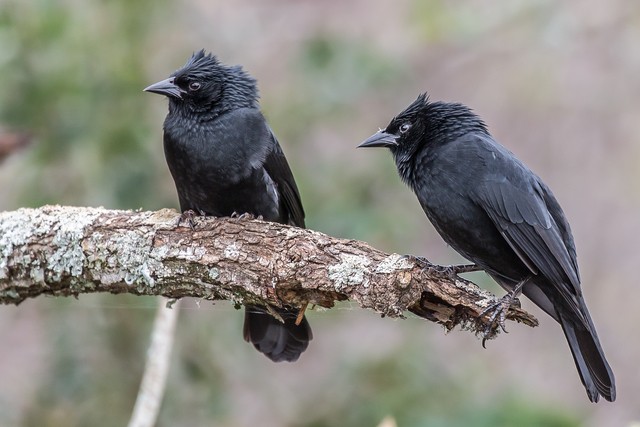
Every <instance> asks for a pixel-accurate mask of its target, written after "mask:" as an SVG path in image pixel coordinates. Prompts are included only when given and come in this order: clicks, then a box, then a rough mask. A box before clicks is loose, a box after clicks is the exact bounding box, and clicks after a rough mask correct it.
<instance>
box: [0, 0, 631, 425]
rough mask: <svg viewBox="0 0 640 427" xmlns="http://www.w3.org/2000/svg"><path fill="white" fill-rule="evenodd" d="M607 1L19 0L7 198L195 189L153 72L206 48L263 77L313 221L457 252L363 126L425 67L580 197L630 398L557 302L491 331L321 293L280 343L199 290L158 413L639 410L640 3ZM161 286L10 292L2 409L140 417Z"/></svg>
mask: <svg viewBox="0 0 640 427" xmlns="http://www.w3.org/2000/svg"><path fill="white" fill-rule="evenodd" d="M585 1H586V3H584V2H583V0H581V1H580V2H579V1H578V0H574V1H571V2H563V3H562V4H560V3H555V2H548V1H525V0H518V1H503V2H499V3H497V4H492V6H493V7H487V5H486V4H485V3H483V2H473V1H462V2H449V1H444V0H429V1H418V0H401V1H397V2H370V1H366V0H356V1H351V2H337V1H323V2H319V1H311V0H307V1H296V2H292V1H287V0H269V1H261V2H252V1H249V0H238V1H234V2H202V1H193V0H189V1H185V2H180V3H172V2H167V1H155V2H152V1H150V0H143V1H137V2H128V1H124V0H107V1H87V2H83V1H79V0H57V1H54V0H33V1H23V0H3V1H0V76H2V77H1V78H0V126H2V127H7V128H10V129H15V130H18V131H20V130H22V131H26V132H28V133H30V134H33V135H34V138H33V140H32V142H31V144H30V145H29V147H27V148H26V149H23V150H22V151H20V152H18V153H15V154H12V155H11V156H10V157H9V158H7V159H6V160H5V161H4V162H3V163H2V164H1V165H0V188H1V190H0V208H1V209H16V208H18V207H21V206H37V205H41V204H44V203H60V204H78V205H104V206H105V207H109V208H131V209H135V208H139V207H142V208H145V209H155V208H160V207H175V206H177V200H176V196H175V191H174V188H173V183H172V181H171V177H170V176H169V173H168V170H167V168H166V165H165V162H164V156H163V152H162V142H161V132H162V131H161V124H162V120H163V117H164V115H165V114H166V101H165V100H163V99H162V98H161V97H159V96H157V95H153V94H147V93H143V92H142V89H143V88H144V87H146V86H147V85H148V84H150V83H153V82H154V81H157V80H160V79H163V78H165V77H166V76H167V75H168V74H169V73H170V72H171V71H173V70H174V69H176V68H178V67H179V66H181V65H182V64H183V63H184V61H185V60H186V59H187V57H188V56H189V55H190V54H191V52H192V51H194V50H198V49H200V48H206V49H208V50H212V51H213V52H214V53H216V54H218V55H219V57H220V59H221V60H222V61H223V62H225V63H230V64H243V66H245V68H246V69H247V70H248V71H249V72H250V73H251V74H252V75H254V76H255V77H256V78H257V79H258V82H259V87H260V91H261V96H262V99H261V104H262V108H263V110H264V112H265V114H266V116H267V118H268V120H269V123H270V125H271V127H272V128H273V129H274V131H275V133H276V135H277V136H278V139H279V140H280V142H281V145H282V146H283V149H284V151H285V153H286V155H287V158H288V160H289V162H290V164H291V167H292V169H293V172H294V175H295V177H296V180H297V182H298V184H299V187H300V190H301V194H302V199H303V203H304V206H305V210H306V212H307V224H308V226H309V227H310V228H313V229H317V230H320V231H323V232H326V233H328V234H332V235H335V236H344V237H348V238H358V239H362V240H366V241H368V242H370V243H371V244H373V245H374V246H376V247H379V248H381V249H383V250H386V251H389V252H391V251H395V252H398V253H416V254H420V255H426V256H428V257H430V258H432V259H433V260H434V261H437V262H443V263H444V262H457V261H459V257H456V256H455V255H453V254H452V253H451V251H448V250H447V249H446V247H445V245H444V244H443V243H442V241H441V240H440V239H439V238H438V237H437V236H436V235H435V232H434V231H433V229H432V228H431V227H430V226H429V225H428V223H427V220H426V218H425V217H424V215H423V213H422V212H421V209H420V207H419V205H418V203H417V201H416V200H415V198H414V197H413V195H412V194H411V192H410V191H409V190H408V189H406V188H405V187H404V186H403V184H402V183H401V182H400V180H399V179H398V177H397V173H396V171H395V169H394V167H393V163H392V160H391V158H390V156H389V154H388V153H384V152H382V151H380V152H375V151H362V150H360V151H358V150H356V149H355V146H356V145H358V143H359V142H360V141H362V140H363V139H364V138H366V137H367V136H369V135H370V134H371V133H373V132H375V131H376V130H377V129H378V127H384V126H385V125H386V124H387V122H388V121H389V120H390V119H391V117H392V116H393V115H394V114H395V113H397V112H399V111H400V110H402V109H403V108H404V107H405V106H406V105H408V104H409V103H410V102H411V101H412V100H413V99H415V97H416V96H417V95H418V93H420V92H423V91H429V93H430V94H431V96H432V97H433V99H445V100H452V101H461V102H464V103H467V104H469V105H470V106H471V107H473V108H474V109H475V110H476V111H477V112H478V113H479V114H481V115H482V116H483V118H484V119H485V120H486V121H487V123H488V124H489V128H490V129H491V131H492V132H493V133H494V135H495V136H496V137H497V138H498V139H499V140H500V141H503V142H504V144H505V145H506V146H508V148H509V149H511V150H513V151H514V152H515V153H516V154H517V155H518V156H519V157H521V158H522V159H523V160H524V161H525V162H526V163H528V164H529V165H531V166H532V167H533V169H534V170H536V171H537V172H538V173H539V174H540V175H541V176H542V177H543V179H544V180H545V181H546V182H547V183H548V184H549V185H550V186H551V187H552V188H553V189H554V192H555V194H556V196H558V198H559V199H560V201H561V203H562V205H563V207H564V209H565V211H566V213H567V215H568V217H569V218H570V220H571V223H572V227H573V230H574V234H575V235H576V241H577V244H578V252H579V257H580V263H581V268H582V277H583V281H584V289H585V295H586V299H587V302H588V304H589V306H590V308H591V311H592V314H593V316H594V318H595V323H596V325H597V326H598V331H599V333H600V335H601V337H602V341H603V345H604V346H605V349H606V352H607V355H608V357H609V359H610V362H611V364H612V366H613V369H614V371H615V372H616V375H617V379H618V385H619V390H618V396H619V399H618V402H616V404H615V405H608V404H606V403H604V404H603V403H601V404H598V405H591V404H589V402H588V400H587V398H586V395H585V393H584V391H583V388H582V386H581V384H580V381H579V379H578V376H577V374H576V372H575V368H574V366H573V361H572V360H571V356H570V354H569V350H568V348H566V344H565V342H564V338H563V337H562V332H561V331H560V328H559V327H558V326H557V325H556V324H555V323H554V322H553V321H551V320H549V319H548V318H546V317H544V315H543V314H541V313H539V312H537V311H534V313H536V314H537V315H538V316H539V317H540V320H541V327H539V328H536V329H535V330H529V329H528V328H524V327H519V326H517V325H509V331H510V332H511V333H510V334H509V335H503V336H501V337H499V339H498V340H496V341H492V342H491V343H490V344H489V346H488V347H489V348H488V349H487V350H486V351H485V350H483V349H482V348H481V346H480V343H479V341H478V340H477V339H475V338H474V337H472V336H470V335H469V334H468V333H466V332H458V331H456V332H452V333H450V334H447V335H445V334H443V332H442V330H441V329H440V328H438V327H437V326H435V325H433V324H430V323H427V322H424V321H422V320H419V319H415V318H412V317H410V318H409V319H408V320H403V321H395V322H394V321H391V320H389V319H380V318H379V317H377V316H375V315H373V314H372V313H369V312H361V311H359V310H353V309H351V308H350V306H349V305H348V304H343V305H340V306H338V307H337V308H335V309H332V310H330V311H322V312H317V313H316V312H315V311H313V310H312V311H311V312H310V314H309V317H310V321H311V322H312V326H313V329H314V335H315V338H314V340H313V341H312V342H311V345H310V347H309V349H308V351H307V352H306V353H305V354H304V355H303V356H302V357H301V360H300V361H299V362H297V363H295V364H287V365H282V364H278V365H275V364H273V363H271V362H269V361H268V360H266V358H264V357H263V356H261V355H260V354H258V353H257V352H255V351H254V350H253V349H252V348H251V346H249V345H248V344H246V343H245V342H244V341H243V340H242V337H241V326H242V318H241V317H242V315H241V312H238V311H236V310H234V309H233V307H232V305H231V304H230V303H227V302H219V303H216V304H215V305H212V304H210V303H206V302H200V303H197V302H194V301H191V302H189V301H185V303H184V304H182V305H181V308H180V319H179V323H178V329H177V341H176V347H175V351H174V353H173V359H172V365H171V371H170V377H169V383H168V387H167V392H166V396H165V399H164V402H163V406H162V409H161V413H160V420H159V423H158V425H159V426H200V425H225V426H227V425H229V426H253V425H261V426H266V427H271V426H273V427H275V426H283V425H287V426H296V427H303V426H309V427H322V426H335V425H340V426H375V425H377V424H378V423H379V422H380V420H381V419H383V418H384V417H385V416H392V417H393V418H394V419H395V420H396V421H397V422H398V425H399V426H402V427H405V426H410V427H412V426H416V427H417V426H429V427H431V426H434V427H440V426H443V427H444V426H536V425H543V426H577V425H588V426H600V425H630V424H631V422H632V421H634V420H635V421H637V420H640V409H638V405H637V403H638V402H637V396H638V395H640V377H638V370H637V360H638V359H640V346H639V344H638V343H637V342H636V341H637V340H636V341H633V340H632V341H633V342H630V341H629V337H630V336H635V335H637V331H635V325H636V324H637V323H638V321H640V319H639V318H638V316H637V315H636V314H635V313H637V310H636V309H635V305H636V304H637V301H638V300H639V299H640V294H639V292H638V289H637V287H635V286H628V285H627V284H628V283H629V278H630V277H635V271H636V269H637V265H638V262H640V260H638V259H637V255H635V254H637V252H638V251H637V249H636V246H637V242H636V240H637V235H640V226H639V224H638V221H637V219H638V217H640V214H638V211H640V209H639V206H640V191H639V188H640V187H639V186H638V182H640V181H639V180H638V174H637V167H636V166H637V164H638V162H640V149H639V148H638V147H640V143H639V142H638V135H640V125H639V124H638V123H639V122H638V120H637V117H638V116H640V101H639V99H640V98H638V97H637V93H640V92H639V91H640V87H639V85H640V83H639V82H640V80H638V79H637V76H638V75H640V56H639V55H640V54H638V52H639V51H638V49H637V40H639V39H640V26H639V25H638V23H639V22H640V7H639V6H638V5H636V4H635V3H634V2H626V1H624V0H614V1H612V2H606V3H603V2H597V1H596V0H585ZM472 277H473V280H474V281H476V282H477V283H479V284H480V285H482V286H486V287H488V288H490V289H491V290H493V291H495V292H501V291H500V290H499V288H498V287H497V286H496V285H494V284H492V283H491V281H490V280H489V279H488V278H487V277H486V276H485V275H483V274H475V275H473V276H472ZM523 303H524V304H525V305H526V304H527V303H525V302H524V301H523ZM155 305H156V300H155V299H151V298H139V297H138V298H137V297H125V296H82V297H81V298H79V300H78V301H75V300H59V299H41V300H36V301H28V302H26V303H24V304H23V305H21V306H20V307H17V308H16V307H0V344H1V349H0V425H1V426H18V425H24V426H38V427H40V426H50V427H57V426H65V427H66V426H85V425H91V426H96V427H100V426H122V425H125V423H126V422H127V420H128V418H129V416H130V413H131V410H132V408H133V404H134V401H135V396H136V393H137V387H138V382H139V379H140V375H141V372H142V369H143V366H142V364H143V363H144V358H145V349H146V346H147V343H148V335H149V329H150V326H151V319H152V318H153V314H154V308H155ZM526 307H530V306H529V305H526ZM620 313H624V318H622V319H621V318H620V317H621V316H620Z"/></svg>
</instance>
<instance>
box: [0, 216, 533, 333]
mask: <svg viewBox="0 0 640 427" xmlns="http://www.w3.org/2000/svg"><path fill="white" fill-rule="evenodd" d="M178 218H179V215H178V213H177V212H176V211H174V210H170V209H163V210H160V211H157V212H133V211H115V210H106V209H103V208H78V207H61V206H45V207H42V208H39V209H20V210H17V211H13V212H4V213H0V303H2V304H19V303H20V302H22V301H24V300H25V299H26V298H34V297H37V296H39V295H43V294H46V295H54V296H69V295H74V296H77V295H78V294H84V293H94V292H110V293H113V294H118V293H132V294H136V295H163V296H165V297H168V298H176V299H177V298H182V297H187V296H188V297H195V298H200V299H207V300H230V301H234V302H235V303H236V304H237V305H240V304H247V303H250V304H266V303H268V304H272V305H277V306H282V305H285V304H286V305H289V306H293V307H302V306H303V305H304V304H306V303H310V304H315V305H319V306H322V307H326V308H330V307H332V306H333V305H334V302H335V301H344V300H351V301H354V302H356V303H357V304H358V305H359V306H360V307H362V308H365V309H372V310H374V311H376V312H378V313H381V314H382V315H383V316H391V317H401V316H402V315H403V313H404V312H406V311H407V310H408V311H411V312H413V313H415V314H417V315H418V316H421V317H424V318H426V319H428V320H431V321H433V322H437V323H440V324H442V325H444V326H445V327H446V328H448V329H452V328H453V327H454V326H456V325H458V324H461V325H462V326H463V327H466V328H468V329H470V330H472V331H473V332H481V331H483V330H484V329H485V327H486V322H487V321H488V319H487V317H486V316H479V315H480V313H481V312H482V310H483V309H484V308H486V307H487V305H488V304H490V303H492V302H495V297H494V296H493V295H491V294H489V293H488V292H486V291H484V290H482V289H480V288H478V287H477V286H476V285H474V284H473V283H471V282H468V281H466V280H463V279H456V280H452V279H451V278H449V277H446V276H441V275H431V274H428V273H427V272H424V271H422V269H421V267H420V265H419V264H417V263H415V262H414V261H413V260H412V259H411V258H407V257H403V256H400V255H397V254H391V255H389V254H386V253H384V252H382V251H379V250H377V249H374V248H372V247H371V246H369V245H368V244H366V243H363V242H359V241H355V240H345V239H337V238H333V237H330V236H327V235H325V234H322V233H319V232H316V231H312V230H304V229H300V228H295V227H290V226H286V225H282V224H276V223H271V222H264V221H260V220H253V219H240V218H217V219H216V218H196V219H195V230H192V229H191V228H189V227H187V226H183V225H178ZM508 318H509V319H512V320H516V321H518V322H522V323H525V324H527V325H530V326H535V325H537V320H536V319H535V318H534V317H533V316H532V315H530V314H528V313H527V312H525V311H523V310H521V309H516V308H512V309H511V310H510V311H509V315H508Z"/></svg>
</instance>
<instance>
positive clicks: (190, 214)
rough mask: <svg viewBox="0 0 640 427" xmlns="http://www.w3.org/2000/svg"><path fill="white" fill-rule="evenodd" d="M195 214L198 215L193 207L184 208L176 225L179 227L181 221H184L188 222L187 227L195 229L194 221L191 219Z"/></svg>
mask: <svg viewBox="0 0 640 427" xmlns="http://www.w3.org/2000/svg"><path fill="white" fill-rule="evenodd" d="M196 216H198V214H196V211H194V210H193V209H189V210H186V211H184V212H182V213H181V214H180V216H179V217H178V221H177V223H176V225H177V226H178V227H179V226H181V225H182V223H183V222H185V221H186V222H187V224H189V228H191V229H192V230H195V228H196V223H195V222H194V221H193V219H194V218H195V217H196Z"/></svg>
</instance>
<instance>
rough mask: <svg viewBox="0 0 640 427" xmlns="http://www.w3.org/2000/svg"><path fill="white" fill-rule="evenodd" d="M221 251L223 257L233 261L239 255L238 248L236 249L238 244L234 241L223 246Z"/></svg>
mask: <svg viewBox="0 0 640 427" xmlns="http://www.w3.org/2000/svg"><path fill="white" fill-rule="evenodd" d="M223 253H224V256H225V258H229V259H231V260H234V261H235V260H237V259H238V258H239V257H240V250H239V249H238V246H237V245H236V243H235V242H233V243H231V244H230V245H228V246H227V247H226V248H224V252H223Z"/></svg>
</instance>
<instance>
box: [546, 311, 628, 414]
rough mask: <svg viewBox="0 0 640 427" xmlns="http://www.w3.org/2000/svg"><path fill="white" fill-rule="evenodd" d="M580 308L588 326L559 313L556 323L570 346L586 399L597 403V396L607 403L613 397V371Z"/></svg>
mask: <svg viewBox="0 0 640 427" xmlns="http://www.w3.org/2000/svg"><path fill="white" fill-rule="evenodd" d="M583 311H584V313H583V314H584V316H585V317H586V320H587V322H588V328H587V327H585V325H584V324H583V323H582V322H580V321H577V320H573V319H571V318H569V316H566V315H563V314H560V315H559V317H560V324H561V325H562V330H563V331H564V335H565V336H566V337H567V342H568V343H569V347H570V348H571V354H572V355H573V360H574V361H575V363H576V367H577V368H578V373H579V374H580V379H581V380H582V384H584V388H585V389H586V390H587V395H588V396H589V400H591V401H592V402H597V401H598V399H599V398H600V396H602V397H604V398H605V399H606V400H608V401H609V402H613V401H614V400H616V384H615V378H614V377H613V371H611V367H610V366H609V363H607V359H606V358H605V356H604V352H603V351H602V347H601V346H600V341H598V335H597V334H596V330H595V327H594V326H593V322H592V321H591V318H590V316H589V313H587V312H586V310H583Z"/></svg>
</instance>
